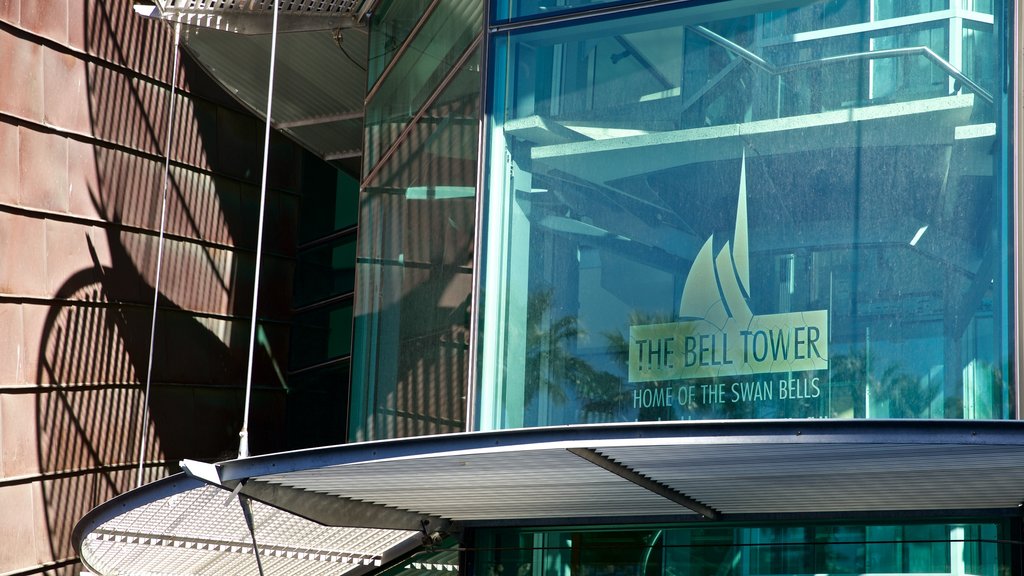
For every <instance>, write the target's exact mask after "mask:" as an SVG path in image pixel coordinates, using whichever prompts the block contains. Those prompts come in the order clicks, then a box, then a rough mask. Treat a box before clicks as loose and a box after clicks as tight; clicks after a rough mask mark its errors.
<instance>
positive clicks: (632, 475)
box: [566, 448, 722, 520]
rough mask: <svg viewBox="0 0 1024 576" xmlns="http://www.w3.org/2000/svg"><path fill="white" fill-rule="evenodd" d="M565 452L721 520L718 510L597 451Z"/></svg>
mask: <svg viewBox="0 0 1024 576" xmlns="http://www.w3.org/2000/svg"><path fill="white" fill-rule="evenodd" d="M566 450H568V451H569V452H572V453H573V454H575V455H577V456H579V457H580V458H583V459H584V460H586V461H587V462H590V463H591V464H594V465H596V466H600V467H601V468H604V469H605V470H607V471H609V472H611V473H612V474H615V475H616V476H618V477H620V478H623V479H625V480H629V481H630V482H632V483H633V484H636V485H637V486H639V487H641V488H643V489H645V490H648V491H650V492H653V493H655V494H657V495H658V496H661V497H663V498H667V499H668V500H671V501H673V502H675V503H676V504H679V505H681V506H684V507H686V508H689V509H690V510H693V511H694V512H696V513H698V514H700V515H701V516H704V517H705V518H707V519H709V520H721V518H722V513H721V512H719V511H718V510H715V509H714V508H711V507H710V506H706V505H704V504H701V503H700V502H698V501H696V500H694V499H693V498H690V497H689V496H687V495H686V494H683V493H682V492H677V491H675V490H673V489H672V488H669V487H668V486H666V485H664V484H662V483H661V482H658V481H656V480H651V479H650V478H648V477H646V476H643V475H641V474H639V473H637V472H635V471H634V470H632V469H630V468H627V467H625V466H623V465H622V464H619V463H618V462H616V461H614V460H612V459H611V458H608V457H606V456H603V455H601V454H600V453H598V452H597V450H593V449H591V448H566Z"/></svg>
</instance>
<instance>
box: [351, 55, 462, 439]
mask: <svg viewBox="0 0 1024 576" xmlns="http://www.w3.org/2000/svg"><path fill="white" fill-rule="evenodd" d="M465 56H466V59H465V60H464V61H462V65H461V67H460V68H459V69H458V72H457V73H456V74H455V75H454V76H453V77H452V79H451V81H450V82H449V83H448V84H447V85H446V86H445V87H444V89H443V90H442V91H441V93H440V94H439V95H438V96H437V98H435V99H434V100H433V101H432V103H431V104H430V105H429V107H428V108H427V109H426V110H425V111H424V114H423V115H422V116H421V117H420V119H419V120H418V121H417V122H416V123H415V124H414V125H413V127H412V130H411V131H410V132H409V133H408V135H407V138H406V139H405V140H403V141H402V142H400V143H399V144H398V146H397V147H396V148H395V150H394V152H393V153H392V154H391V155H390V156H389V157H388V158H387V160H386V161H385V162H384V163H383V164H382V165H381V167H380V169H379V170H377V171H376V172H375V174H376V175H375V177H373V179H372V180H370V181H367V182H364V185H363V190H362V193H361V199H360V203H359V204H360V212H361V213H360V218H359V221H360V227H359V235H360V239H359V243H358V254H357V260H356V269H357V282H358V289H357V290H356V295H357V301H356V317H355V342H356V349H355V350H354V352H353V387H352V388H353V400H352V412H351V413H352V417H351V420H350V422H351V434H350V439H352V440H357V441H361V440H372V439H382V438H394V437H400V436H411V435H423V434H439V433H443V432H460V431H464V430H465V414H466V405H465V396H466V386H467V382H466V381H467V378H468V340H469V314H470V311H469V302H470V294H471V285H472V260H473V252H472V246H473V234H474V225H475V210H476V179H477V150H478V147H479V144H478V142H479V124H480V120H479V118H480V65H479V50H477V51H476V52H472V53H467V54H466V55H465Z"/></svg>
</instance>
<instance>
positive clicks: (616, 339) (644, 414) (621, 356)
mask: <svg viewBox="0 0 1024 576" xmlns="http://www.w3.org/2000/svg"><path fill="white" fill-rule="evenodd" d="M671 322H675V318H673V317H672V316H667V315H657V314H645V313H642V312H636V311H634V312H632V313H631V314H630V315H629V323H628V326H648V325H653V324H668V323H671ZM604 338H605V340H606V341H607V342H608V352H609V354H611V356H612V358H614V359H615V363H616V364H617V365H618V366H621V367H622V373H623V374H627V373H629V335H628V333H623V332H605V333H604ZM645 385H646V386H650V387H653V388H664V387H667V386H668V385H669V382H668V381H662V380H659V381H654V382H649V383H646V384H645ZM630 393H631V390H623V391H621V392H620V393H619V395H618V396H619V397H618V398H617V399H616V402H617V403H621V402H624V401H626V400H628V395H629V394H630ZM679 408H681V409H683V410H687V411H689V410H692V409H694V408H696V405H695V404H693V403H692V399H691V403H690V404H687V405H685V406H680V407H679ZM636 418H637V420H639V421H641V422H647V421H652V420H672V419H675V418H676V415H675V413H674V410H673V409H672V408H668V407H663V406H652V407H648V408H644V407H641V408H640V409H639V411H638V413H637V416H636Z"/></svg>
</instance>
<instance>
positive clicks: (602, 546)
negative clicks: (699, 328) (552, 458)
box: [474, 523, 1019, 576]
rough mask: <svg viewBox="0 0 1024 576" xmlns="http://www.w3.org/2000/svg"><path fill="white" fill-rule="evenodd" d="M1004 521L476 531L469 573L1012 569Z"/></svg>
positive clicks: (979, 575)
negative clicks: (473, 559)
mask: <svg viewBox="0 0 1024 576" xmlns="http://www.w3.org/2000/svg"><path fill="white" fill-rule="evenodd" d="M1007 532H1008V530H1007V529H1006V527H1005V526H1004V525H1002V524H963V523H951V524H908V525H898V526H892V525H849V526H774V527H757V528H708V527H706V526H703V527H700V528H685V527H665V528H645V529H639V528H632V527H629V526H623V527H608V528H604V529H592V528H591V529H581V530H570V529H562V530H544V531H541V530H529V529H525V530H481V531H478V532H477V534H476V537H477V543H478V547H477V551H478V552H477V556H476V563H475V571H474V572H475V575H476V576H498V575H504V576H581V575H582V576H675V575H681V574H687V575H691V576H739V575H742V576H748V575H749V576H754V575H757V576H775V575H783V574H786V575H797V574H808V575H810V574H814V575H827V574H861V575H870V574H879V575H882V574H884V575H895V574H921V575H925V574H927V575H933V576H937V575H940V574H941V575H949V576H967V575H970V576H998V575H1000V574H1007V573H1009V572H1010V571H1011V562H1012V556H1011V554H1013V553H1014V551H1017V553H1019V550H1018V547H1019V544H1018V543H1010V542H1008V540H1007V538H1006V536H1007V534H1006V533H1007Z"/></svg>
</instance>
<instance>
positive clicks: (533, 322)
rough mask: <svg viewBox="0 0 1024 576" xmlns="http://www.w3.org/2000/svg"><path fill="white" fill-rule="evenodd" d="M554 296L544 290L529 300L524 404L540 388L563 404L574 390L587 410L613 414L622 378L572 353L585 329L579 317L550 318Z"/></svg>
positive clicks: (550, 397)
mask: <svg viewBox="0 0 1024 576" xmlns="http://www.w3.org/2000/svg"><path fill="white" fill-rule="evenodd" d="M552 298H553V293H552V291H551V290H545V291H542V292H537V293H534V294H532V295H531V296H530V299H529V301H528V302H527V316H526V318H527V320H526V330H527V332H526V375H527V377H526V383H525V386H524V391H523V392H524V404H526V405H529V404H531V403H532V402H535V401H536V400H537V398H538V395H539V394H540V393H541V390H544V394H545V395H546V396H547V399H548V400H549V401H552V402H556V403H559V404H564V403H565V402H567V401H568V400H569V399H570V395H569V391H571V392H572V396H573V397H574V398H576V399H577V400H578V401H579V403H580V409H581V410H582V411H583V412H584V413H595V412H596V413H599V414H602V415H606V416H611V415H612V414H613V413H614V411H615V407H616V405H617V404H618V402H619V400H620V396H621V392H620V379H619V378H618V377H616V376H615V375H614V374H611V373H609V372H606V371H603V370H598V369H596V368H594V367H593V366H591V365H590V363H589V362H587V361H586V360H583V359H582V358H580V357H579V356H578V355H576V354H575V353H574V352H573V348H574V347H575V342H576V339H577V338H578V337H579V336H582V335H584V332H583V330H582V329H581V328H580V327H579V322H578V321H577V318H576V316H571V315H566V316H562V317H560V318H557V319H554V320H550V321H548V317H549V316H550V310H551V307H552Z"/></svg>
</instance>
